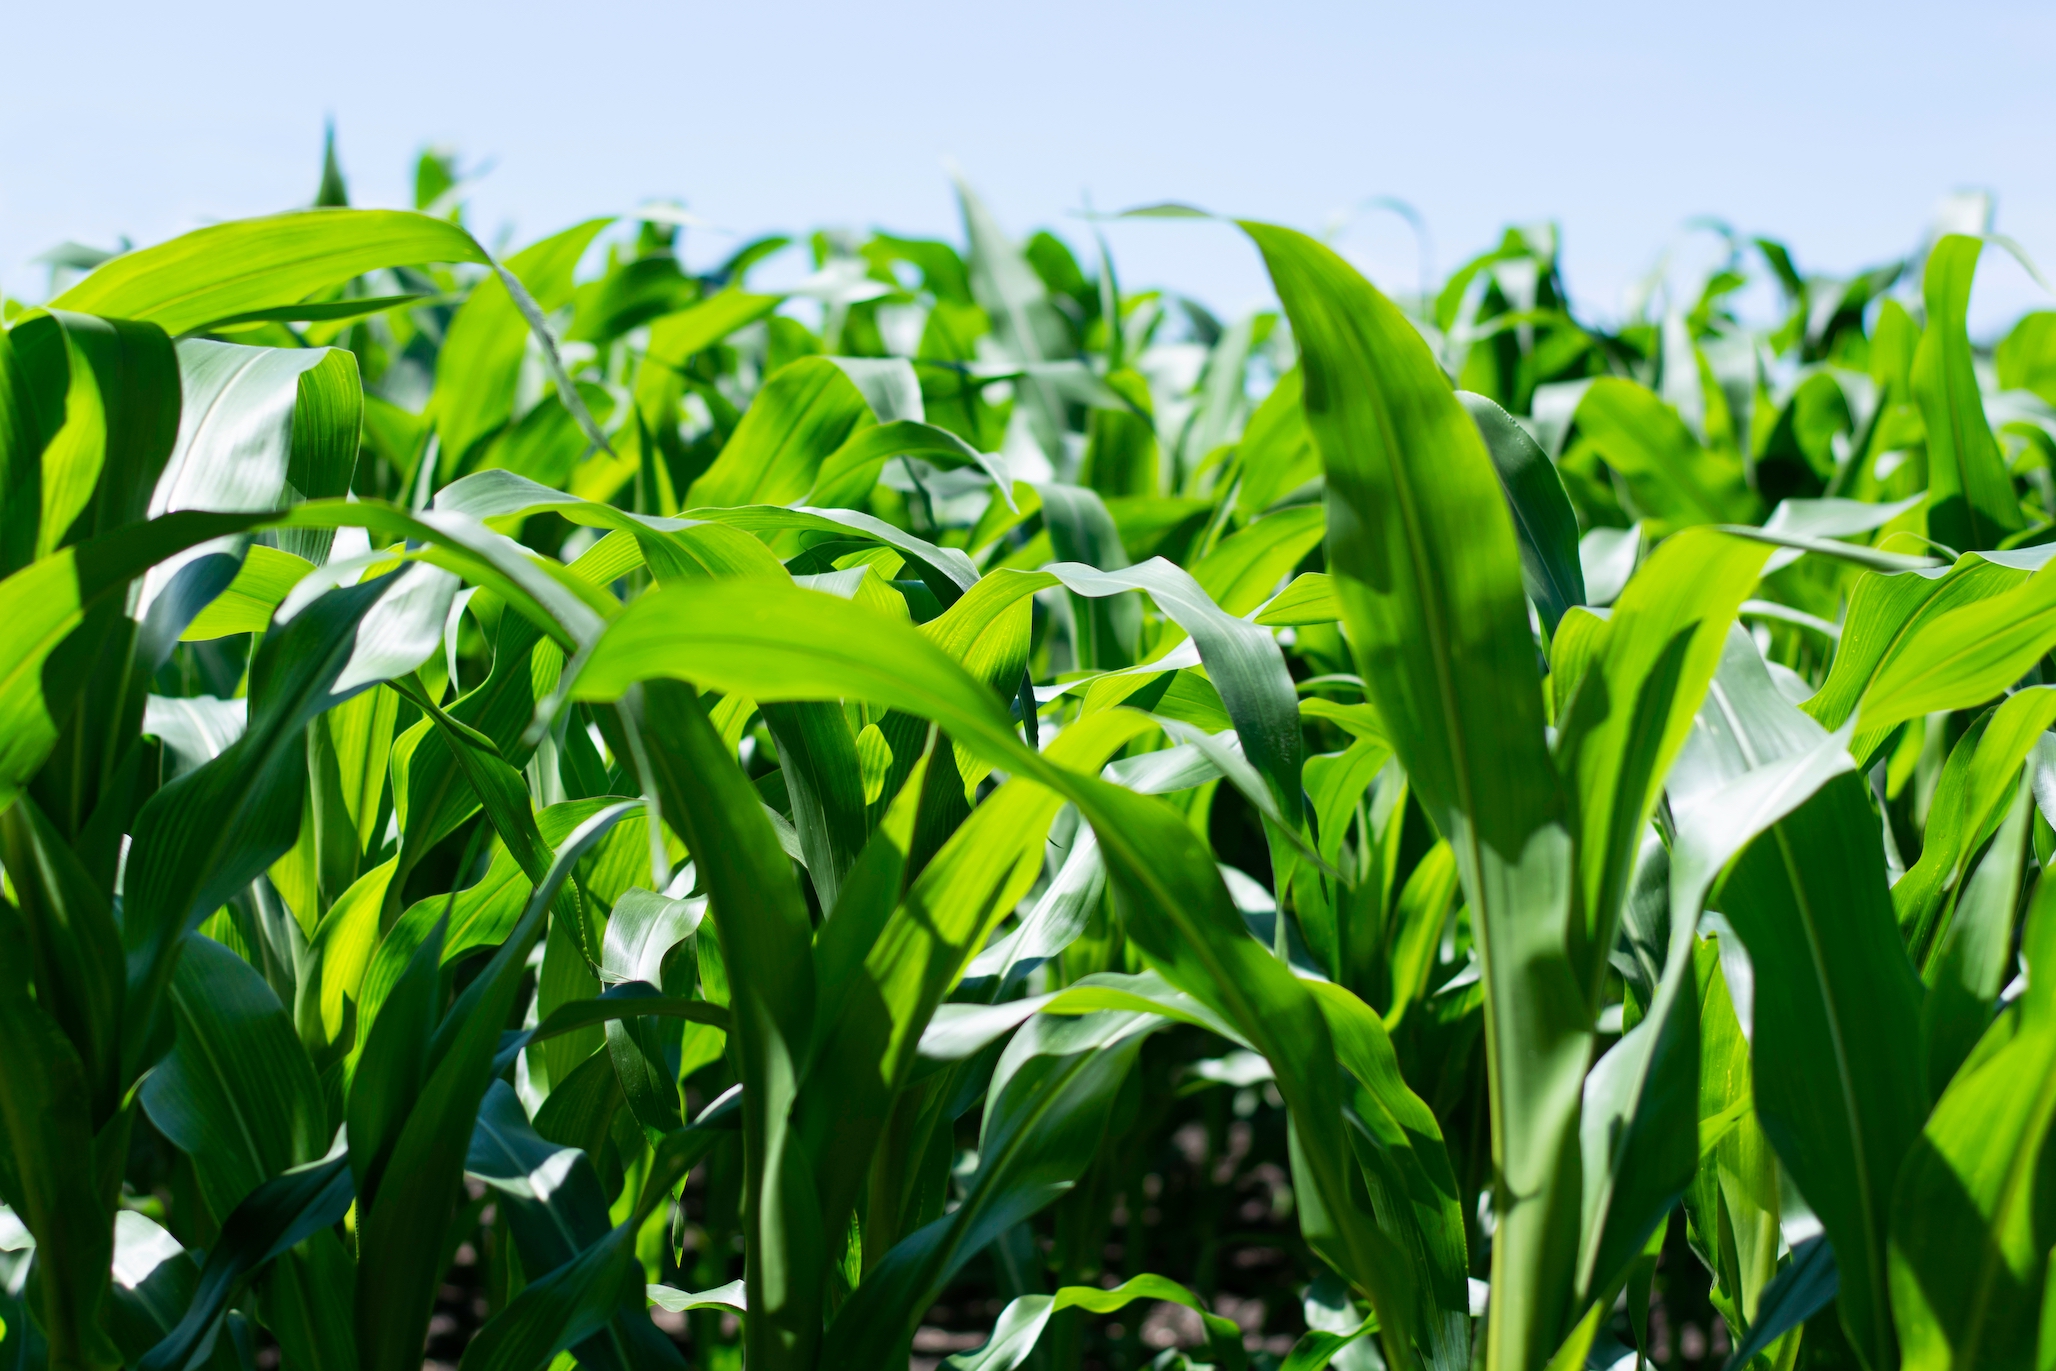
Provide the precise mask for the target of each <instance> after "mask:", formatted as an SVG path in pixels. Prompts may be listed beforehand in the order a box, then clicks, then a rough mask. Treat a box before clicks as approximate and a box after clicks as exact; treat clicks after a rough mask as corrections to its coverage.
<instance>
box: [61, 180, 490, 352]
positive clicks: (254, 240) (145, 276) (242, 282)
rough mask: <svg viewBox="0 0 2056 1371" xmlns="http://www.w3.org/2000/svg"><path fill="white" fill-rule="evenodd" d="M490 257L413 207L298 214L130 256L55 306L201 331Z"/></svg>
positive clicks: (215, 228)
mask: <svg viewBox="0 0 2056 1371" xmlns="http://www.w3.org/2000/svg"><path fill="white" fill-rule="evenodd" d="M491 260H492V259H491V258H490V257H488V256H487V255H486V252H485V249H483V248H481V247H479V245H478V244H477V243H476V242H475V241H473V239H472V237H471V235H470V234H468V233H466V232H465V231H464V230H463V229H462V228H461V227H459V226H458V225H456V224H453V223H451V222H450V221H448V220H446V219H432V218H430V217H429V216H427V215H425V214H414V213H410V212H408V211H405V210H361V209H317V210H299V211H296V212H294V213H290V214H277V215H272V216H270V217H269V218H264V219H240V220H236V221H234V222H232V223H227V224H213V225H210V226H208V227H206V228H202V229H195V230H194V231H193V232H191V233H188V234H185V235H183V236H182V237H178V238H174V239H172V240H171V241H170V242H168V243H160V244H158V245H157V246H156V247H153V248H144V249H142V250H141V251H139V252H128V253H123V254H122V255H121V256H119V257H116V258H114V259H113V260H112V261H110V262H108V263H107V264H106V265H105V266H102V267H100V268H99V269H98V270H97V271H94V272H93V273H92V274H91V275H89V276H87V277H86V279H85V280H83V281H80V282H79V283H78V284H77V285H75V286H73V287H72V288H71V289H69V290H67V291H65V292H64V293H63V294H62V295H60V296H58V297H57V298H56V299H55V300H53V301H52V302H51V303H52V304H53V305H56V306H58V307H59V308H62V309H69V310H80V311H88V312H91V313H95V314H108V315H117V316H120V317H122V318H125V319H146V320H149V321H150V322H151V323H154V324H156V325H158V326H159V327H160V328H162V329H164V331H165V332H167V333H195V332H201V331H204V330H205V328H206V327H207V325H209V324H211V323H214V322H216V321H217V320H224V319H232V318H235V317H237V316H238V315H245V314H248V313H249V312H250V311H252V310H260V309H273V308H276V307H278V306H281V305H289V304H296V303H298V302H299V301H300V300H303V299H305V298H306V297H308V296H310V295H313V294H315V293H317V292H319V291H322V290H325V289H327V288H328V287H330V286H334V285H339V284H341V283H342V282H344V281H347V280H349V279H350V278H351V277H353V276H362V275H363V274H364V273H366V272H369V271H376V270H377V269H379V268H381V267H394V266H412V265H416V264H419V263H425V262H477V263H481V264H490V262H491Z"/></svg>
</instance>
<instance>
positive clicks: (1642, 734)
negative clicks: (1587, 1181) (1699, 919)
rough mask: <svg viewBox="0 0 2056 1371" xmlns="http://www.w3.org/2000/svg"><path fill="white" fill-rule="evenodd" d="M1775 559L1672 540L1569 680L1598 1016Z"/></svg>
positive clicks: (1592, 992) (1591, 981) (1565, 763)
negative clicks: (1631, 892)
mask: <svg viewBox="0 0 2056 1371" xmlns="http://www.w3.org/2000/svg"><path fill="white" fill-rule="evenodd" d="M1768 555H1769V554H1768V553H1766V552H1765V551H1764V550H1763V548H1762V547H1761V546H1760V545H1754V546H1752V545H1751V544H1748V543H1745V542H1741V541H1739V540H1737V539H1732V538H1727V537H1724V536H1723V535H1721V534H1719V533H1715V532H1712V531H1710V530H1704V529H1687V530H1685V531H1684V532H1682V533H1679V534H1677V535H1676V536H1674V537H1672V538H1670V539H1668V540H1667V541H1665V542H1664V543H1663V545H1662V546H1660V547H1659V548H1657V550H1656V554H1655V555H1654V556H1653V557H1651V558H1650V559H1649V560H1648V561H1647V562H1645V563H1643V565H1642V567H1641V568H1640V569H1639V570H1638V571H1636V573H1635V574H1634V576H1632V577H1631V578H1630V579H1629V581H1628V585H1627V589H1626V590H1624V591H1623V592H1622V593H1621V597H1620V599H1619V600H1618V601H1617V602H1616V603H1615V605H1614V609H1613V615H1612V617H1611V618H1609V619H1608V620H1607V621H1606V622H1605V624H1604V627H1603V628H1602V629H1601V631H1600V636H1599V638H1598V641H1597V643H1596V644H1593V645H1588V647H1587V649H1586V650H1587V651H1588V652H1589V653H1590V654H1591V655H1590V657H1589V658H1588V659H1587V663H1586V665H1584V666H1583V668H1582V670H1579V671H1577V672H1576V673H1575V674H1571V673H1569V672H1566V676H1565V679H1566V680H1569V681H1571V682H1572V684H1571V685H1570V687H1569V688H1570V690H1571V692H1572V694H1571V697H1570V700H1569V702H1568V704H1567V705H1566V706H1564V708H1563V709H1562V710H1561V711H1560V712H1559V715H1558V720H1557V727H1558V741H1557V745H1556V757H1557V765H1558V766H1559V767H1560V768H1561V769H1562V771H1563V773H1564V776H1565V779H1566V780H1568V781H1569V782H1570V784H1571V787H1572V789H1573V792H1574V793H1575V795H1576V797H1577V806H1578V879H1579V885H1580V887H1581V889H1580V895H1581V897H1582V898H1581V899H1580V901H1579V903H1580V905H1581V907H1582V908H1583V910H1584V939H1583V944H1582V946H1581V947H1579V946H1577V945H1576V944H1574V948H1575V951H1574V954H1573V955H1574V958H1576V959H1577V960H1578V961H1579V962H1580V963H1581V970H1582V973H1583V979H1584V982H1585V993H1586V996H1587V1002H1588V1003H1589V1004H1591V1005H1592V1006H1593V1011H1594V1012H1595V1013H1596V1012H1597V1006H1598V999H1599V993H1600V989H1601V984H1602V982H1603V979H1604V977H1605V974H1606V970H1607V963H1606V954H1607V953H1608V952H1609V951H1610V950H1611V949H1612V947H1613V945H1614V941H1615V936H1614V935H1615V931H1616V929H1617V928H1618V927H1619V919H1620V910H1621V901H1622V900H1623V899H1624V898H1625V896H1626V893H1627V888H1628V878H1629V875H1630V874H1631V872H1632V870H1633V867H1634V861H1635V853H1636V851H1637V850H1638V848H1639V847H1640V846H1641V842H1642V833H1643V830H1644V829H1645V828H1646V827H1647V826H1648V823H1649V819H1650V815H1651V814H1652V813H1653V812H1654V810H1655V807H1656V801H1657V796H1658V793H1659V792H1660V790H1661V788H1662V785H1663V778H1664V776H1665V774H1666V773H1667V772H1668V771H1669V770H1670V765H1671V762H1672V761H1673V759H1675V758H1676V756H1677V755H1678V749H1679V748H1680V747H1682V746H1683V745H1684V742H1685V735H1686V734H1687V733H1688V732H1690V730H1691V728H1692V720H1693V716H1694V715H1696V714H1697V713H1698V712H1699V705H1700V701H1702V700H1703V699H1704V698H1705V696H1706V688H1707V686H1708V685H1709V684H1710V683H1711V682H1712V680H1713V675H1714V671H1715V669H1716V667H1718V666H1719V664H1720V660H1721V651H1722V647H1723V644H1725V642H1726V641H1727V637H1728V627H1729V625H1731V624H1732V623H1734V621H1735V613H1736V611H1737V610H1738V609H1739V608H1740V607H1741V604H1742V601H1743V598H1744V597H1745V596H1747V595H1748V593H1749V590H1750V588H1751V587H1752V586H1754V585H1755V584H1756V579H1757V575H1758V573H1759V572H1760V571H1761V569H1762V567H1763V562H1764V559H1765V558H1766V557H1767V556H1768ZM1558 669H1559V671H1565V667H1564V666H1563V664H1559V667H1558ZM1559 688H1561V687H1559ZM1695 1055H1696V1052H1695ZM1633 1246H1634V1247H1635V1248H1637V1249H1639V1248H1640V1246H1641V1242H1640V1239H1637V1240H1636V1241H1635V1243H1634V1244H1633Z"/></svg>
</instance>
